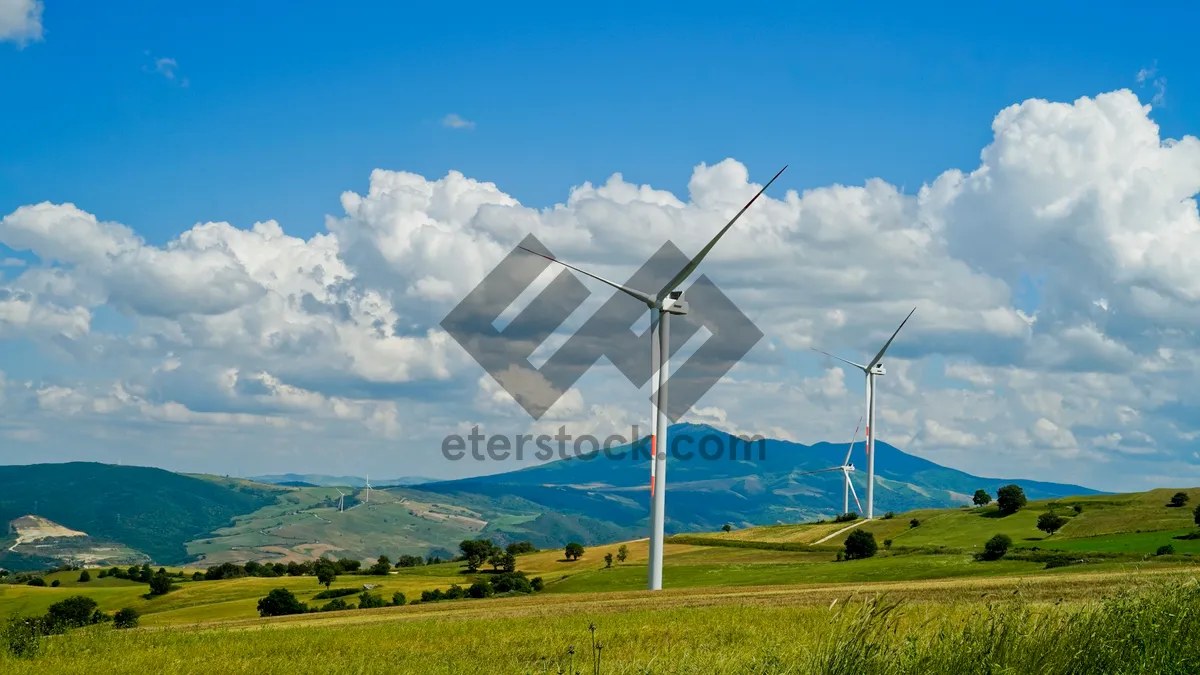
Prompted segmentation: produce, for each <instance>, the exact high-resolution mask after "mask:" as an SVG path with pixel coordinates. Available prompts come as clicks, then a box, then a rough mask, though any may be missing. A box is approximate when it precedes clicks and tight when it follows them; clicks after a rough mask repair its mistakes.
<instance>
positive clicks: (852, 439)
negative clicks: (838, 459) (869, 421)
mask: <svg viewBox="0 0 1200 675" xmlns="http://www.w3.org/2000/svg"><path fill="white" fill-rule="evenodd" d="M860 428H862V415H859V416H858V426H856V427H854V435H853V436H851V437H850V447H849V448H846V459H844V460H842V466H845V465H847V464H849V463H850V453H852V452H854V441H857V440H858V430H859V429H860Z"/></svg>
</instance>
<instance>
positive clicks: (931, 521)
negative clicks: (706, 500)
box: [689, 488, 1200, 555]
mask: <svg viewBox="0 0 1200 675" xmlns="http://www.w3.org/2000/svg"><path fill="white" fill-rule="evenodd" d="M1176 492H1184V493H1186V494H1188V495H1189V497H1190V499H1189V501H1188V503H1187V505H1185V506H1184V507H1172V506H1170V505H1169V502H1170V499H1171V496H1172V495H1174V494H1175V493H1176ZM1198 502H1200V488H1190V489H1177V488H1161V489H1157V490H1150V491H1149V492H1134V493H1128V494H1115V495H1087V496H1081V497H1067V498H1060V499H1040V500H1034V501H1030V502H1029V503H1028V504H1027V505H1026V506H1025V507H1024V508H1022V509H1021V510H1019V511H1017V512H1016V513H1013V514H1011V515H1007V516H1004V515H1001V514H1000V512H999V510H998V508H997V507H996V504H995V503H994V502H993V503H992V504H989V505H988V506H984V507H975V508H958V509H918V510H914V511H908V512H905V513H899V514H895V515H893V516H892V517H890V518H888V517H884V518H877V519H875V520H872V521H865V522H864V521H859V524H858V525H857V526H856V527H855V528H854V529H861V530H864V531H867V532H870V533H871V534H873V535H874V536H875V539H876V540H877V541H878V542H880V543H882V542H883V541H885V540H888V539H890V540H891V541H892V545H893V547H895V548H896V549H913V548H930V547H943V548H949V549H962V550H967V551H971V550H981V549H982V548H983V543H984V542H985V541H987V540H988V539H989V538H991V537H992V536H994V535H997V534H1006V535H1008V536H1009V537H1011V538H1012V540H1013V546H1014V548H1018V549H1021V548H1024V549H1034V548H1036V549H1039V550H1041V549H1053V550H1063V551H1073V552H1080V553H1086V552H1095V553H1106V552H1112V553H1132V554H1141V555H1153V554H1154V553H1155V552H1156V551H1157V550H1158V548H1159V547H1160V546H1165V545H1170V546H1172V547H1173V548H1174V549H1175V551H1176V552H1177V553H1181V554H1186V553H1194V554H1200V538H1195V539H1193V538H1192V537H1191V535H1193V534H1194V533H1196V532H1197V531H1198V528H1197V526H1196V524H1195V520H1194V516H1193V509H1194V508H1195V506H1196V504H1197V503H1198ZM1076 507H1078V509H1077V508H1076ZM1051 511H1053V512H1054V513H1055V514H1057V515H1060V516H1062V517H1064V518H1066V524H1065V525H1063V527H1062V528H1061V529H1060V530H1058V531H1057V532H1055V533H1054V534H1052V535H1050V534H1046V533H1045V532H1043V531H1041V530H1039V529H1038V528H1037V521H1038V517H1039V516H1041V515H1042V514H1044V513H1048V512H1051ZM914 519H915V520H917V521H919V523H920V524H919V525H917V526H916V527H914V526H913V525H912V521H913V520H914ZM850 525H851V523H832V522H823V523H803V524H795V525H772V526H765V527H753V528H747V529H744V530H735V531H733V532H728V533H724V532H717V533H711V534H705V535H699V536H698V537H692V538H689V540H690V539H701V540H710V541H713V542H716V541H726V542H744V543H745V544H746V545H753V544H755V543H758V544H797V545H813V546H820V545H822V544H818V542H820V541H821V540H822V539H824V538H825V537H827V536H829V535H831V534H833V533H835V532H839V531H841V530H843V529H845V528H847V527H849V526H850ZM847 534H848V532H847ZM844 539H845V535H844V534H842V535H838V536H835V537H833V538H832V539H829V540H827V541H825V542H824V544H823V545H824V546H828V547H838V546H841V544H842V541H843V540H844Z"/></svg>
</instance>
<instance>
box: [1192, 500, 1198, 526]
mask: <svg viewBox="0 0 1200 675" xmlns="http://www.w3.org/2000/svg"><path fill="white" fill-rule="evenodd" d="M1192 520H1194V521H1196V525H1200V504H1197V505H1196V510H1195V511H1192Z"/></svg>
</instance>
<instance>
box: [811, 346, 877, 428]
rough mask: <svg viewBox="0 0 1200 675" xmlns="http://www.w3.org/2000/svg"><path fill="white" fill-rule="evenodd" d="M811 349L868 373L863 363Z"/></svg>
mask: <svg viewBox="0 0 1200 675" xmlns="http://www.w3.org/2000/svg"><path fill="white" fill-rule="evenodd" d="M810 349H812V350H813V351H814V352H816V353H818V354H824V355H825V356H828V357H829V358H831V359H837V360H838V361H841V362H842V363H849V364H850V365H852V366H854V367H855V368H858V369H859V370H861V371H863V372H866V370H867V367H866V366H864V365H863V364H861V363H855V362H853V361H850V360H849V359H843V358H842V357H840V356H834V355H833V354H830V353H829V352H823V351H821V350H820V349H816V348H811V347H810ZM859 421H860V422H861V421H862V420H861V419H860V420H859Z"/></svg>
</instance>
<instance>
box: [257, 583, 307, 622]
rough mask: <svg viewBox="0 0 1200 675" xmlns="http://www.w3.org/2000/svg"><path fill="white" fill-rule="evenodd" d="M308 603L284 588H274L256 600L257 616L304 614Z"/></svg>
mask: <svg viewBox="0 0 1200 675" xmlns="http://www.w3.org/2000/svg"><path fill="white" fill-rule="evenodd" d="M307 611H308V605H306V604H304V603H303V602H300V601H299V600H297V599H296V596H295V595H293V594H292V592H291V591H289V590H288V589H286V588H276V589H273V590H272V591H271V592H270V593H268V594H267V597H265V598H262V599H261V600H259V601H258V615H259V616H285V615H288V614H304V613H305V612H307Z"/></svg>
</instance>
